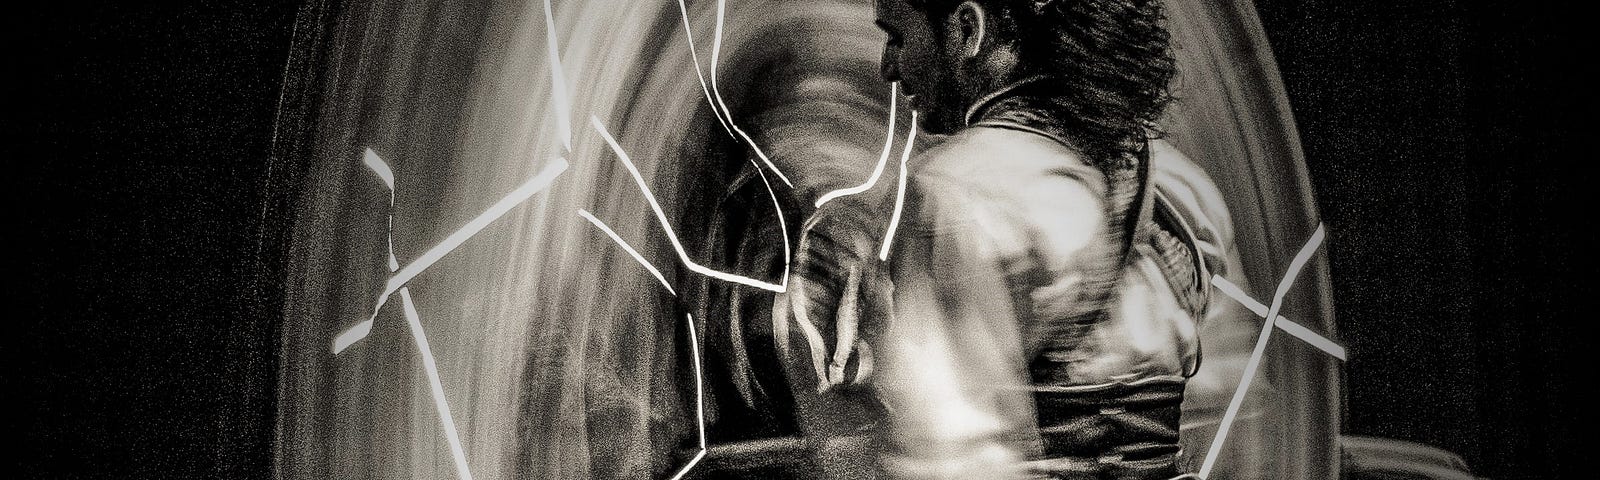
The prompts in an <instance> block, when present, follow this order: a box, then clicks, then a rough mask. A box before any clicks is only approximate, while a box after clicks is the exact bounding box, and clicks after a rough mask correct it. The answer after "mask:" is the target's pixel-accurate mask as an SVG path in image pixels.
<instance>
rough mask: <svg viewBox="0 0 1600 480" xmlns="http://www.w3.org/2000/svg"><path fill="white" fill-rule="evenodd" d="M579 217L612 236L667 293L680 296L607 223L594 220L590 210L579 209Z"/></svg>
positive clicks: (654, 268) (659, 273)
mask: <svg viewBox="0 0 1600 480" xmlns="http://www.w3.org/2000/svg"><path fill="white" fill-rule="evenodd" d="M578 216H580V217H583V218H584V220H588V221H589V223H592V224H594V226H595V227H596V228H599V229H600V231H602V232H605V233H606V235H607V236H610V237H611V240H612V241H615V242H617V246H619V247H622V250H623V251H625V252H628V255H632V256H633V259H634V260H637V261H638V262H639V265H643V266H644V269H645V270H649V271H650V274H651V275H654V276H655V277H656V280H660V281H661V286H663V287H667V292H669V293H671V294H672V295H673V296H677V295H678V292H676V291H674V290H673V289H672V285H669V284H667V277H664V276H662V275H661V271H660V270H656V266H655V265H651V264H650V262H649V261H648V260H645V259H644V255H640V254H639V251H638V250H634V249H633V247H632V246H629V245H628V242H624V241H622V237H620V236H618V235H617V232H615V231H612V230H611V227H608V226H606V224H605V222H602V221H600V219H598V218H594V215H592V214H590V213H589V211H588V210H584V209H581V208H580V209H578Z"/></svg>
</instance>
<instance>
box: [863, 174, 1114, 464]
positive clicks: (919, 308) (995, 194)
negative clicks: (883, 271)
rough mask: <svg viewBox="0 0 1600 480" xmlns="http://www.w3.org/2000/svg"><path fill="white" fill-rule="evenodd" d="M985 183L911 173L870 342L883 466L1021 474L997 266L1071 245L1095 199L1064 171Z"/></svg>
mask: <svg viewBox="0 0 1600 480" xmlns="http://www.w3.org/2000/svg"><path fill="white" fill-rule="evenodd" d="M987 187H989V188H986V189H975V188H972V185H971V184H970V183H967V182H952V181H948V180H941V179H940V178H939V177H931V176H923V177H919V178H917V179H916V181H914V182H912V188H911V189H910V191H909V192H910V193H909V195H908V196H909V201H908V202H907V210H908V213H910V215H908V222H907V224H905V225H901V227H902V229H901V232H902V233H901V235H900V236H899V238H896V239H895V240H894V242H895V244H894V245H892V250H891V255H892V256H891V258H890V259H889V260H890V262H892V265H893V267H892V275H893V285H894V292H893V296H892V302H893V305H892V307H891V308H888V309H887V310H889V311H890V312H892V313H891V314H890V315H891V318H890V321H888V322H885V329H884V330H883V331H881V332H876V333H875V334H874V335H873V337H874V338H873V340H874V342H873V343H874V345H875V353H876V354H877V356H878V357H879V358H878V363H879V365H880V370H879V372H880V373H879V377H878V378H877V379H875V382H876V383H875V385H876V388H877V390H878V393H879V395H880V397H881V398H882V399H883V401H884V402H885V404H886V405H887V407H888V409H889V415H890V422H891V428H890V434H891V436H892V438H891V439H890V440H891V442H890V444H891V445H893V446H894V449H893V450H892V451H891V452H889V454H888V455H887V456H886V458H885V467H886V469H887V470H888V471H889V472H890V473H891V474H892V475H895V476H898V477H904V478H1015V477H1021V476H1023V474H1024V473H1025V472H1024V471H1023V461H1024V460H1027V459H1028V458H1029V457H1032V456H1034V455H1035V453H1036V452H1037V450H1038V448H1039V440H1038V433H1037V420H1036V418H1035V415H1034V408H1033V402H1034V399H1033V393H1032V389H1031V385H1030V382H1029V377H1028V374H1027V359H1026V358H1025V347H1024V345H1025V342H1024V341H1023V340H1024V339H1023V338H1022V336H1023V332H1024V331H1026V330H1027V329H1026V328H1025V327H1026V326H1025V325H1024V323H1023V322H1024V321H1025V319H1026V318H1027V317H1026V316H1024V315H1022V314H1019V312H1017V311H1016V309H1017V308H1018V307H1017V306H1016V305H1015V303H1016V302H1014V300H1013V298H1014V297H1013V295H1014V292H1013V290H1012V287H1011V285H1012V281H1011V280H1010V277H1011V276H1012V275H1014V274H1015V272H1011V271H1008V269H1014V268H1016V265H1017V263H1018V262H1016V261H1013V260H1014V259H1016V258H1020V257H1027V258H1033V260H1029V261H1036V262H1048V261H1050V260H1049V259H1059V258H1062V255H1060V254H1065V255H1066V256H1068V257H1070V256H1071V253H1072V252H1076V251H1081V250H1082V249H1083V248H1084V247H1085V246H1086V245H1087V243H1088V242H1089V241H1090V239H1091V238H1093V237H1094V236H1095V235H1094V234H1095V232H1097V231H1098V229H1099V228H1100V227H1099V225H1101V222H1098V221H1097V219H1099V218H1100V213H1099V211H1100V208H1099V204H1098V200H1097V197H1095V196H1094V194H1093V192H1092V191H1091V190H1089V189H1088V188H1086V186H1085V185H1083V184H1082V183H1081V182H1079V181H1078V180H1077V179H1075V178H1073V177H1066V176H1045V175H1039V176H1032V178H1027V179H1023V180H1022V181H1019V182H1016V183H1015V184H1012V185H994V184H992V183H991V184H990V185H987ZM1040 215H1045V216H1046V217H1045V218H1041V217H1040ZM1060 229H1064V230H1070V231H1055V230H1060ZM1041 249H1045V250H1051V251H1052V254H1050V255H1043V256H1040V255H1037V253H1038V252H1039V251H1040V250H1041ZM1043 267H1045V268H1050V267H1058V268H1061V267H1062V265H1047V266H1043Z"/></svg>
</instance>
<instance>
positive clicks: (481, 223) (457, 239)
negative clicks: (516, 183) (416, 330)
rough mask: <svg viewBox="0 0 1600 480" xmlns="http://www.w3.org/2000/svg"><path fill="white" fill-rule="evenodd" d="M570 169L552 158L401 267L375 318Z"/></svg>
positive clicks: (565, 162) (374, 311) (385, 291)
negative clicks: (424, 276) (393, 299)
mask: <svg viewBox="0 0 1600 480" xmlns="http://www.w3.org/2000/svg"><path fill="white" fill-rule="evenodd" d="M566 170H567V160H566V159H563V158H556V159H555V160H552V161H551V162H550V165H548V166H546V167H544V170H541V171H540V172H539V174H538V175H534V176H533V178H530V179H528V181H527V182H526V183H523V184H522V186H520V187H517V189H516V190H513V191H512V192H511V193H510V194H509V195H506V196H505V198H502V199H500V201H499V202H498V203H495V204H494V206H491V207H489V209H488V210H485V211H484V212H483V213H482V214H480V215H478V217H477V218H474V219H472V221H470V222H467V224H466V225H463V226H462V227H461V229H459V230H456V232H455V233H452V234H450V236H449V237H446V238H445V239H444V241H443V242H440V243H439V244H438V245H436V246H434V247H433V248H431V249H429V250H428V251H427V252H426V253H423V254H422V256H421V257H418V258H417V259H416V260H415V261H412V262H411V264H409V265H406V268H403V269H401V270H400V273H397V274H395V275H394V276H393V277H390V278H389V281H388V283H387V284H386V285H385V286H384V289H383V294H382V295H379V296H378V304H377V306H375V307H373V308H372V317H373V318H376V317H377V316H378V309H380V308H383V305H384V304H385V303H387V302H388V301H389V295H391V294H393V293H394V292H395V291H397V290H399V289H400V287H402V286H404V285H405V284H406V282H409V281H411V279H413V278H416V276H417V275H418V274H420V273H422V272H423V271H424V270H427V269H428V267H431V266H433V263H434V262H437V261H439V259H440V258H444V256H445V254H448V253H450V252H451V251H453V250H455V249H456V247H459V246H461V244H462V243H463V242H466V241H467V239H469V238H472V236H473V235H477V234H478V232H479V231H482V230H483V228H484V227H487V226H489V224H490V223H492V222H494V221H495V220H497V219H499V218H500V217H501V216H503V215H505V214H506V212H509V211H511V209H512V208H515V207H516V206H517V205H520V204H522V202H525V201H527V200H528V199H529V198H532V197H533V195H534V194H535V193H539V191H541V190H544V189H545V188H546V187H549V186H550V183H551V182H553V181H555V179H556V177H559V176H561V173H562V172H565V171H566ZM369 320H370V318H369Z"/></svg>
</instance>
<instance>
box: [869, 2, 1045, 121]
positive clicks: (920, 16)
mask: <svg viewBox="0 0 1600 480" xmlns="http://www.w3.org/2000/svg"><path fill="white" fill-rule="evenodd" d="M877 16H878V18H877V24H878V27H879V28H882V29H883V31H884V33H885V34H886V35H887V40H886V43H885V44H884V49H883V65H882V74H883V77H884V79H885V80H888V81H891V82H900V83H901V86H902V88H904V90H905V92H906V94H907V95H910V96H911V97H912V100H911V107H912V108H913V109H915V110H917V111H918V112H920V113H921V114H922V126H923V129H925V130H927V131H929V132H931V133H940V134H945V133H951V132H954V131H955V130H957V129H959V128H961V127H962V126H963V123H964V122H963V121H962V114H963V110H964V109H965V106H966V105H968V104H970V103H971V102H972V101H975V100H976V99H977V98H978V97H980V96H982V95H983V94H984V93H986V92H987V91H988V90H991V89H992V88H994V87H995V85H994V83H996V82H997V81H1001V80H1003V78H1001V77H1008V76H1009V74H1010V73H1011V70H1012V68H1010V67H1011V65H1009V64H1006V63H1005V62H1004V60H1005V59H1007V58H1014V57H1013V56H1010V55H1007V54H1008V53H1010V51H1009V48H1008V47H1009V46H1010V43H1009V42H1007V41H1006V39H1005V38H1004V37H1002V36H1001V35H1000V34H999V33H1000V29H1002V28H1003V27H1004V26H1003V25H1001V24H1000V22H998V20H1000V18H998V17H996V16H995V15H994V14H993V13H992V12H990V7H989V6H987V5H985V4H984V3H980V2H978V1H974V0H966V1H949V0H878V1H877ZM1013 63H1014V62H1013Z"/></svg>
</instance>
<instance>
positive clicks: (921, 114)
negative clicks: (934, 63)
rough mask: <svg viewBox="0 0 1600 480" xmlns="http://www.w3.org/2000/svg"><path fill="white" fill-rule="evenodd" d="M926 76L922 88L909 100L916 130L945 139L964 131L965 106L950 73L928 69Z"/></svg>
mask: <svg viewBox="0 0 1600 480" xmlns="http://www.w3.org/2000/svg"><path fill="white" fill-rule="evenodd" d="M927 73H928V75H927V78H926V85H925V86H924V87H923V88H919V89H917V90H916V91H914V92H913V94H914V97H913V98H912V100H911V108H913V109H915V110H916V111H917V115H918V119H919V121H918V123H919V124H920V125H919V126H920V127H921V128H922V130H923V131H924V132H927V133H930V134H934V135H949V134H952V133H955V132H956V131H959V130H961V129H962V128H964V127H966V118H965V117H966V105H965V103H964V102H963V101H962V100H961V98H962V95H961V90H960V88H959V86H958V83H957V82H956V77H955V75H956V72H955V71H954V69H951V68H948V67H941V68H932V69H929V71H928V72H927Z"/></svg>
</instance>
